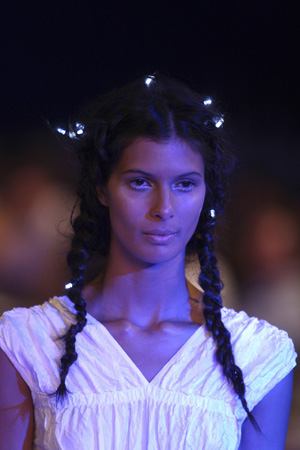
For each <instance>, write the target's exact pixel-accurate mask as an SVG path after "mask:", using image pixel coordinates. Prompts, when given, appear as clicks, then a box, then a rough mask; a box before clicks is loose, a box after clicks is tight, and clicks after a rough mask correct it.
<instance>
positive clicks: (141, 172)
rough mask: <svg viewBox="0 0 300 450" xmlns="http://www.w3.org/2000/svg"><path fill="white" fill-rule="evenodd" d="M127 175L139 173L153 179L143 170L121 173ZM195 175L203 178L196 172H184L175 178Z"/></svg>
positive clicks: (151, 175)
mask: <svg viewBox="0 0 300 450" xmlns="http://www.w3.org/2000/svg"><path fill="white" fill-rule="evenodd" d="M127 173H140V174H142V175H144V176H145V177H153V174H151V173H149V172H145V171H144V170H140V169H129V170H125V171H124V172H123V175H125V174H127ZM193 175H196V176H198V177H201V178H202V177H203V175H201V173H200V172H196V171H192V172H186V173H181V174H179V175H178V176H176V178H181V177H190V176H193Z"/></svg>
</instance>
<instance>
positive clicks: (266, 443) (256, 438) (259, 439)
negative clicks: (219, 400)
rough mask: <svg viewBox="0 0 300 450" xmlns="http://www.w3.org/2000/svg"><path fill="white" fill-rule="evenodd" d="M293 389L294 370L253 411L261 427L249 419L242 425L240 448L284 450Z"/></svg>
mask: <svg viewBox="0 0 300 450" xmlns="http://www.w3.org/2000/svg"><path fill="white" fill-rule="evenodd" d="M292 391H293V372H290V373H289V374H288V375H287V376H286V377H285V378H284V379H283V380H282V381H280V382H279V383H278V384H277V385H276V386H275V387H274V388H273V389H272V390H271V391H270V392H269V393H268V394H267V395H266V396H265V397H264V398H263V399H262V400H261V401H260V402H259V403H258V405H256V406H255V408H254V409H253V411H252V414H253V415H254V417H255V419H256V421H257V423H258V425H259V427H260V429H261V431H262V432H261V433H258V432H257V431H256V430H255V429H254V427H253V425H252V424H251V422H250V420H249V419H246V420H245V422H244V424H243V426H242V440H241V445H240V450H250V449H251V450H252V449H253V448H259V449H261V450H284V448H285V440H286V433H287V428H288V421H289V415H290V408H291V401H292Z"/></svg>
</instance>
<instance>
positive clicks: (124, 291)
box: [85, 253, 189, 327]
mask: <svg viewBox="0 0 300 450" xmlns="http://www.w3.org/2000/svg"><path fill="white" fill-rule="evenodd" d="M184 264H185V258H184V253H182V254H180V255H178V257H176V258H175V259H174V260H172V261H168V262H167V263H163V264H154V265H150V266H148V267H143V268H141V267H139V268H138V267H133V266H131V267H130V269H129V268H128V262H127V265H126V264H125V265H123V264H122V262H121V261H120V260H118V262H117V261H114V258H110V259H109V260H108V265H107V269H106V273H105V276H104V279H103V280H102V282H100V281H98V280H95V281H94V282H93V283H92V284H91V285H90V287H89V288H88V290H87V291H86V294H85V295H86V297H87V300H88V310H89V312H90V313H92V314H93V315H94V316H97V317H98V318H99V320H101V321H113V320H128V321H130V322H132V323H134V324H136V325H139V326H141V327H143V326H145V327H148V326H151V325H155V324H157V323H159V322H162V321H180V320H183V321H185V320H187V318H188V317H189V302H188V299H189V293H188V289H187V285H186V281H185V273H184Z"/></svg>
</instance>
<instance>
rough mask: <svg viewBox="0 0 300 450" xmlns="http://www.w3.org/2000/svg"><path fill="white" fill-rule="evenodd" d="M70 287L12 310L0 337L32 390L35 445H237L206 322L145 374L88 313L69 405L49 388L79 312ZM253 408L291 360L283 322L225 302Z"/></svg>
mask: <svg viewBox="0 0 300 450" xmlns="http://www.w3.org/2000/svg"><path fill="white" fill-rule="evenodd" d="M72 311H74V309H73V305H72V303H71V302H70V300H69V299H68V298H67V297H62V298H54V299H52V300H50V301H49V302H46V303H44V304H43V305H41V306H34V307H32V308H30V309H25V308H16V309H14V310H13V311H9V312H6V313H5V314H4V315H3V316H2V320H1V321H0V346H1V348H2V349H3V350H4V351H5V353H6V354H7V356H8V357H9V358H10V360H11V361H12V363H13V364H14V366H15V367H16V369H17V370H18V371H19V373H20V374H21V376H22V377H23V379H24V380H25V382H26V383H27V384H28V386H29V387H30V389H31V391H32V398H33V402H34V407H35V426H36V433H35V446H34V448H35V449H49V450H54V449H64V450H67V449H68V450H73V449H80V450H85V449H87V450H92V449H101V450H144V449H147V450H167V449H170V450H183V449H184V450H188V449H193V450H195V449H197V450H199V449H200V450H201V449H203V450H204V449H205V450H208V449H209V450H218V449H223V450H224V449H226V450H233V449H237V448H238V445H239V441H240V435H241V425H242V422H243V421H244V419H245V417H246V414H245V412H244V410H243V408H242V405H241V402H240V400H239V399H238V397H237V396H236V395H235V393H234V391H233V389H232V387H231V386H230V385H229V384H228V382H227V381H226V380H225V379H224V377H223V375H222V370H221V367H220V365H219V364H218V363H216V361H215V358H214V351H215V344H214V342H213V339H212V337H211V336H210V334H209V333H207V331H206V330H205V328H204V327H200V328H199V329H198V330H197V331H196V332H195V333H194V334H193V336H192V337H191V338H190V339H189V340H188V341H187V342H186V343H185V345H184V346H183V347H182V348H181V349H180V350H179V351H178V352H177V354H176V355H174V357H173V358H172V359H171V360H170V361H169V362H168V363H167V364H166V365H165V367H164V368H163V369H162V370H161V371H160V372H159V373H158V374H157V375H156V376H155V378H154V379H153V380H152V381H151V382H150V383H149V382H148V381H147V380H146V379H145V377H144V376H143V375H142V374H141V372H140V371H139V370H138V368H137V367H136V366H135V365H134V363H133V362H132V361H131V360H130V358H129V357H128V356H127V354H126V353H125V352H124V351H123V350H122V348H121V347H120V346H119V344H118V343H117V342H116V341H115V340H114V339H113V337H112V336H111V335H110V334H109V332H108V331H107V329H106V328H105V327H104V326H103V325H102V324H101V323H99V322H98V321H97V320H95V319H94V318H93V317H91V316H90V315H88V316H87V318H88V323H87V325H86V327H85V328H84V330H83V332H81V333H80V334H78V335H77V341H76V342H77V352H78V360H77V361H76V363H74V365H73V366H72V367H71V368H70V372H69V375H68V377H67V387H68V389H69V390H70V392H71V393H70V394H69V395H68V398H67V400H66V401H65V403H64V405H56V401H55V399H54V398H53V397H50V396H49V395H48V394H49V393H51V392H53V391H55V390H56V388H57V386H58V383H59V370H58V366H59V360H60V357H61V356H62V354H63V353H64V351H63V345H64V344H63V341H62V340H61V339H57V338H58V337H59V336H61V335H62V334H63V333H64V332H65V329H66V326H69V325H70V324H71V323H72V321H74V313H73V312H72ZM222 316H223V321H224V323H225V326H226V327H227V328H228V329H229V330H230V333H231V340H232V345H233V348H234V353H235V357H236V362H237V364H238V365H239V366H240V367H241V368H242V370H243V373H244V378H245V383H246V388H247V401H248V404H249V408H250V410H251V409H252V408H253V407H254V406H255V405H256V404H257V403H258V402H259V401H260V400H261V399H262V398H263V397H264V396H265V395H266V393H267V392H269V391H270V390H271V389H272V388H273V387H274V386H275V385H276V384H277V383H278V382H279V381H280V380H281V379H282V378H284V377H285V375H287V374H288V373H289V372H290V371H291V369H292V368H293V367H294V365H295V356H296V354H295V351H294V347H293V343H292V341H291V340H290V339H289V338H288V336H287V334H286V333H285V332H284V331H280V330H278V329H277V328H275V327H273V326H271V325H269V324H268V323H267V322H265V321H259V320H257V319H255V318H252V319H249V317H248V316H247V315H246V314H245V313H244V312H240V313H236V312H235V311H233V310H230V309H226V308H224V309H223V310H222Z"/></svg>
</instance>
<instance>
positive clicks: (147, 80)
mask: <svg viewBox="0 0 300 450" xmlns="http://www.w3.org/2000/svg"><path fill="white" fill-rule="evenodd" d="M154 81H155V76H154V75H148V76H147V77H146V78H145V85H146V86H147V87H149V86H150V84H152V83H153V82H154Z"/></svg>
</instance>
